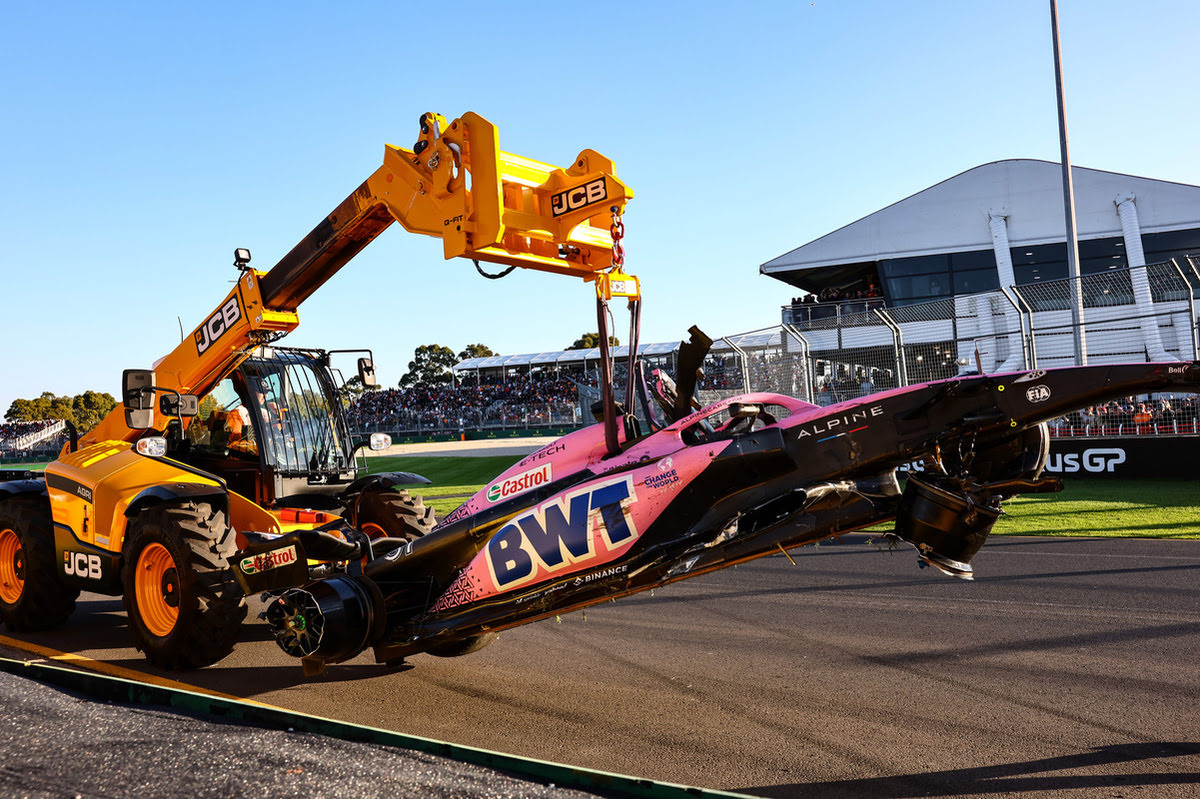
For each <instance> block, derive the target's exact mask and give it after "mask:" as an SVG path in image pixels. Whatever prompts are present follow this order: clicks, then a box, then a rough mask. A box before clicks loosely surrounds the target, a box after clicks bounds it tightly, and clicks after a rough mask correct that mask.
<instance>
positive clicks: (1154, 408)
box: [1050, 395, 1200, 438]
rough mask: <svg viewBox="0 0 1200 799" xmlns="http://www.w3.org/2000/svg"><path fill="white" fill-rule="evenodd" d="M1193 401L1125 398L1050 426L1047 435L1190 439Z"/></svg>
mask: <svg viewBox="0 0 1200 799" xmlns="http://www.w3.org/2000/svg"><path fill="white" fill-rule="evenodd" d="M1196 399H1197V398H1196V397H1195V396H1194V395H1192V396H1186V397H1180V398H1176V399H1171V398H1167V397H1162V398H1158V399H1147V400H1139V399H1138V398H1137V397H1126V398H1125V399H1123V400H1113V401H1111V402H1106V403H1104V404H1103V405H1090V406H1088V407H1086V408H1084V409H1083V410H1080V411H1075V412H1073V413H1069V414H1067V415H1066V416H1061V417H1059V418H1057V419H1054V420H1052V421H1051V422H1050V434H1051V435H1052V436H1056V437H1060V438H1065V437H1069V436H1130V435H1193V434H1195V433H1197V432H1200V430H1198V429H1197V426H1196Z"/></svg>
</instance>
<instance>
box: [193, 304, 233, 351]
mask: <svg viewBox="0 0 1200 799" xmlns="http://www.w3.org/2000/svg"><path fill="white" fill-rule="evenodd" d="M241 318H242V309H241V308H239V307H238V301H237V297H230V298H229V302H227V303H225V304H224V305H222V306H221V307H220V308H219V309H218V310H217V312H216V313H214V314H213V315H212V316H210V317H208V319H207V320H205V322H204V324H202V325H200V329H199V330H197V331H196V354H197V355H203V354H204V352H205V350H207V349H208V348H209V347H211V346H212V345H213V342H215V341H216V340H217V339H219V338H220V337H221V335H222V334H223V333H224V332H225V331H226V330H228V329H229V328H230V327H232V326H233V324H234V322H236V321H237V320H239V319H241Z"/></svg>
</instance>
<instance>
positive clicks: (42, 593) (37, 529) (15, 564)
mask: <svg viewBox="0 0 1200 799" xmlns="http://www.w3.org/2000/svg"><path fill="white" fill-rule="evenodd" d="M78 596H79V589H78V588H73V587H70V586H67V585H66V584H64V583H63V581H62V578H61V577H59V575H58V569H57V563H56V562H55V558H54V533H53V531H52V529H51V526H50V507H49V503H48V502H47V500H46V498H45V497H41V496H22V497H8V498H6V499H4V500H0V619H3V621H4V625H5V626H6V627H7V628H8V629H10V630H12V631H13V632H33V631H35V630H49V629H50V628H52V627H57V626H58V625H60V624H62V623H63V622H64V621H66V620H67V617H69V616H70V615H71V614H72V613H73V612H74V611H75V599H76V598H77V597H78Z"/></svg>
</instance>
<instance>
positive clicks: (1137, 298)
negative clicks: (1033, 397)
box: [361, 256, 1200, 437]
mask: <svg viewBox="0 0 1200 799" xmlns="http://www.w3.org/2000/svg"><path fill="white" fill-rule="evenodd" d="M1198 297H1200V258H1197V257H1196V256H1190V257H1188V258H1186V259H1176V260H1173V261H1168V262H1166V263H1157V264H1150V265H1147V266H1141V267H1133V268H1122V269H1113V270H1109V271H1106V272H1103V273H1099V274H1093V275H1086V276H1083V277H1081V278H1076V279H1066V280H1055V281H1045V282H1038V283H1035V284H1032V285H1025V286H1008V287H1004V288H1001V289H999V290H994V291H988V292H982V293H977V294H969V295H962V296H956V297H952V298H947V299H943V300H937V301H933V302H926V303H918V304H911V305H901V306H893V307H885V306H884V304H883V303H882V301H880V300H874V299H873V300H850V301H845V302H825V303H815V304H793V305H789V306H785V307H784V308H783V313H782V320H783V321H782V322H781V323H780V324H777V325H771V326H769V327H763V328H760V329H756V330H751V331H748V332H744V333H738V334H733V335H724V336H720V337H717V338H715V339H714V341H713V346H712V349H711V351H710V352H709V354H708V356H707V357H706V358H705V361H704V364H703V376H702V377H701V379H700V381H699V383H698V385H697V397H698V399H699V400H700V402H701V403H702V404H709V403H711V402H715V401H717V400H719V399H722V398H725V397H729V396H733V395H736V394H742V393H748V392H772V393H778V394H786V395H789V396H793V397H797V398H800V399H804V400H807V401H809V402H812V403H815V404H818V405H830V404H833V403H837V402H842V401H844V400H848V399H854V398H857V397H862V396H866V395H868V394H872V393H874V392H877V391H883V390H886V389H891V388H898V387H903V386H909V385H915V384H918V383H924V382H928V381H931V380H940V379H944V378H949V377H954V376H956V375H962V374H968V373H985V374H991V373H1002V372H1012V371H1021V370H1026V369H1044V368H1053V367H1061V366H1071V365H1076V364H1079V363H1081V362H1086V363H1088V364H1111V363H1138V362H1149V361H1191V360H1200V342H1198V331H1197V309H1196V300H1197V298H1198ZM621 354H622V353H621V352H620V351H618V355H621ZM675 357H676V352H674V351H670V352H662V351H659V352H657V353H656V354H655V355H654V356H652V357H651V358H643V359H642V361H643V368H644V369H645V371H646V372H647V373H649V372H650V370H652V369H653V368H663V369H664V370H665V371H667V372H668V373H671V374H674V372H675V366H676V362H675ZM624 369H625V365H624V362H623V359H621V360H618V363H617V365H616V369H615V377H616V380H615V381H614V382H615V383H616V384H617V386H618V397H620V396H621V392H622V389H621V386H623V385H624ZM532 372H533V370H532V369H531V370H529V373H530V374H532ZM556 374H559V373H556ZM561 376H569V377H571V379H572V380H574V381H575V382H576V384H577V386H578V388H579V397H578V400H577V401H576V402H574V403H565V402H564V403H557V404H554V405H547V406H545V407H543V408H539V409H536V410H534V409H509V408H505V407H504V406H503V405H502V404H499V405H497V406H495V407H493V408H489V409H488V410H487V412H484V413H482V414H475V415H471V416H468V417H465V418H464V417H463V416H461V415H459V414H456V413H446V412H443V413H441V414H429V413H427V412H423V411H422V410H420V409H409V410H407V411H405V413H404V414H403V419H400V418H396V419H392V420H389V421H390V422H391V424H387V423H368V424H363V425H361V427H362V428H363V429H390V430H392V431H393V432H403V433H413V432H419V433H444V432H455V431H456V430H463V429H466V430H476V429H481V430H503V429H506V428H521V429H530V428H536V427H538V426H554V427H563V426H581V425H584V424H590V423H591V422H592V421H593V414H592V410H591V409H592V405H593V403H594V402H596V401H597V400H598V398H599V390H598V389H597V388H596V386H597V385H598V383H597V378H598V369H593V370H591V371H589V369H588V364H587V362H584V364H583V366H582V367H581V368H580V369H578V370H576V371H574V372H568V371H563V372H562V373H561ZM634 410H635V411H636V412H637V413H638V415H639V416H644V413H643V412H642V408H640V407H635V409H634ZM526 411H533V412H532V413H530V412H526ZM476 416H478V418H475V417H476ZM364 421H365V420H364ZM1056 422H1057V423H1056V424H1054V425H1052V426H1051V427H1052V429H1051V432H1052V435H1056V436H1061V437H1076V436H1085V437H1090V436H1105V435H1195V434H1197V432H1198V429H1197V421H1196V401H1195V397H1191V396H1184V395H1178V396H1177V395H1170V394H1166V395H1156V396H1154V397H1136V398H1135V397H1131V398H1128V399H1126V400H1125V401H1121V402H1113V403H1109V404H1107V405H1105V406H1099V407H1096V408H1092V409H1088V412H1087V413H1082V412H1081V413H1080V414H1074V415H1072V416H1070V417H1064V419H1062V420H1056Z"/></svg>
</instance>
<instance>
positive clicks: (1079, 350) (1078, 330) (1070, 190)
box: [1050, 0, 1087, 366]
mask: <svg viewBox="0 0 1200 799" xmlns="http://www.w3.org/2000/svg"><path fill="white" fill-rule="evenodd" d="M1050 28H1051V32H1052V34H1053V39H1054V88H1055V90H1056V91H1057V93H1058V143H1059V149H1060V150H1061V153H1062V177H1063V211H1064V214H1065V216H1066V219H1067V276H1068V277H1069V278H1070V280H1071V322H1072V324H1073V325H1074V328H1075V363H1076V364H1077V365H1078V366H1086V365H1087V342H1086V336H1085V335H1084V331H1083V292H1082V291H1080V285H1079V241H1078V240H1077V239H1076V237H1075V186H1074V182H1073V181H1072V180H1071V152H1070V147H1069V146H1068V144H1067V109H1066V104H1065V101H1064V99H1063V79H1062V53H1061V51H1060V50H1059V45H1058V0H1050Z"/></svg>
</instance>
